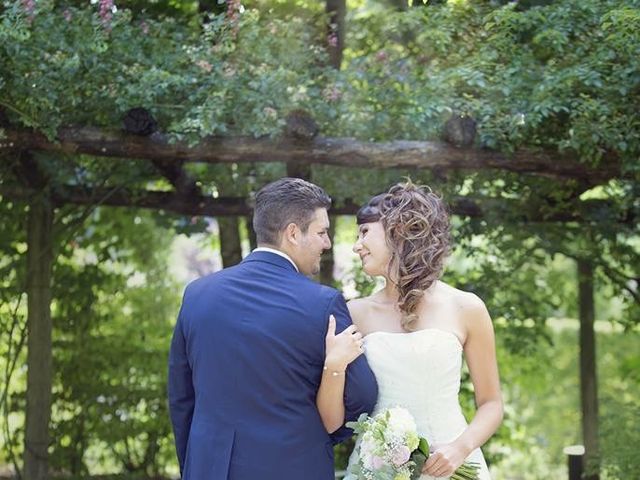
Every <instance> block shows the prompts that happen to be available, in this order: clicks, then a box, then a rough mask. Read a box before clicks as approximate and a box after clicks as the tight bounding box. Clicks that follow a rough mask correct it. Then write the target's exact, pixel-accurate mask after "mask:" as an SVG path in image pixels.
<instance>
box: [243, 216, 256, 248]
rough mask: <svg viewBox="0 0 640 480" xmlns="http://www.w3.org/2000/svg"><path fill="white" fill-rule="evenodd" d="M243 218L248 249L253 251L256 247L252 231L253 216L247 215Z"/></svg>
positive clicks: (254, 233) (254, 232) (254, 235)
mask: <svg viewBox="0 0 640 480" xmlns="http://www.w3.org/2000/svg"><path fill="white" fill-rule="evenodd" d="M244 218H245V222H246V225H247V235H248V236H249V249H250V250H253V249H255V248H257V246H258V239H257V238H256V231H255V230H254V229H253V215H247V216H245V217H244Z"/></svg>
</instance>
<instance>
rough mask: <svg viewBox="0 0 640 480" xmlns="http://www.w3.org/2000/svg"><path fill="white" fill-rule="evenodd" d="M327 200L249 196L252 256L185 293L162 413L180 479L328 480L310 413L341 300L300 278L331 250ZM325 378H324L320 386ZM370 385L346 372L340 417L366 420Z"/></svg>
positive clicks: (356, 366) (361, 373)
mask: <svg viewBox="0 0 640 480" xmlns="http://www.w3.org/2000/svg"><path fill="white" fill-rule="evenodd" d="M330 205H331V199H330V198H329V197H328V196H327V194H326V193H325V192H324V190H322V189H321V188H320V187H318V186H317V185H314V184H312V183H309V182H306V181H304V180H301V179H297V178H282V179H280V180H277V181H275V182H273V183H270V184H269V185H267V186H265V187H264V188H263V189H262V190H260V191H259V192H258V194H257V196H256V205H255V212H254V217H253V226H254V229H255V231H256V234H257V239H258V248H257V249H256V250H254V251H253V252H252V253H251V254H250V255H249V256H248V257H247V258H245V259H244V261H243V262H242V263H240V264H239V265H236V266H234V267H231V268H227V269H224V270H222V271H220V272H217V273H214V274H212V275H209V276H207V277H204V278H201V279H199V280H196V281H194V282H193V283H191V284H190V285H189V286H188V287H187V289H186V291H185V294H184V299H183V303H182V307H181V309H180V314H179V316H178V321H177V324H176V327H175V331H174V334H173V339H172V342H171V351H170V354H169V406H170V412H171V421H172V423H173V430H174V434H175V441H176V450H177V453H178V460H179V463H180V471H181V472H182V478H183V479H188V480H226V479H229V480H288V479H294V478H295V479H297V478H304V479H305V480H332V479H333V478H334V470H333V444H334V443H336V442H338V441H342V440H344V439H345V438H347V437H348V436H349V435H350V433H351V431H350V430H348V429H347V428H346V427H342V428H341V429H340V430H338V431H337V432H335V433H334V434H333V435H331V436H330V435H329V434H327V431H326V430H325V428H324V426H323V424H322V421H321V419H320V415H319V413H318V411H317V409H316V393H317V390H318V386H319V385H320V379H321V377H322V375H323V364H324V357H325V336H326V335H327V325H328V318H329V315H330V314H333V315H334V316H335V317H336V322H337V326H338V328H337V331H338V332H339V331H341V330H343V329H345V328H346V327H347V326H348V325H350V324H351V319H350V317H349V313H348V311H347V307H346V304H345V301H344V299H343V297H342V295H341V294H340V293H339V292H338V291H336V290H334V289H332V288H329V287H326V286H322V285H320V284H318V283H316V282H313V281H312V280H310V279H308V278H307V276H310V275H314V274H316V273H318V271H319V269H320V255H321V254H322V252H323V250H326V249H328V248H329V247H330V246H331V241H330V240H329V237H328V229H329V217H328V215H327V209H328V208H329V206H330ZM326 374H327V372H325V375H326ZM376 396H377V385H376V382H375V378H374V376H373V373H372V372H371V370H370V369H369V366H368V365H367V362H366V360H365V358H364V356H360V357H358V358H357V359H356V360H355V361H354V362H352V363H351V364H350V365H349V367H348V370H347V372H346V381H345V395H344V398H345V416H346V419H347V420H355V419H356V418H357V417H358V416H359V415H360V414H361V413H363V412H371V411H372V409H373V406H374V403H375V401H376Z"/></svg>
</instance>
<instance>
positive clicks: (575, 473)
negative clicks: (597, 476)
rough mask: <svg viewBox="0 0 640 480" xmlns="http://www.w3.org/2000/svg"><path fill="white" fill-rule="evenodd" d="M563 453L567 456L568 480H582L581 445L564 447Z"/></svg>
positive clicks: (582, 449) (582, 448)
mask: <svg viewBox="0 0 640 480" xmlns="http://www.w3.org/2000/svg"><path fill="white" fill-rule="evenodd" d="M563 452H564V454H565V455H567V462H568V467H569V480H582V472H583V470H584V469H583V464H582V459H583V457H584V447H583V446H582V445H571V446H569V447H566V448H565V449H564V450H563Z"/></svg>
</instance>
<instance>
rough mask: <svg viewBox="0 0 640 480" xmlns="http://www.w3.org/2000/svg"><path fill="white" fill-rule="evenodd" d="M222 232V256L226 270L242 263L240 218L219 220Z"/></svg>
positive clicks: (219, 227)
mask: <svg viewBox="0 0 640 480" xmlns="http://www.w3.org/2000/svg"><path fill="white" fill-rule="evenodd" d="M217 220H218V229H219V232H220V255H221V256H222V266H223V267H224V268H227V267H231V266H233V265H237V264H238V263H240V262H241V261H242V245H241V243H240V229H239V227H240V225H239V224H238V217H226V218H218V219H217Z"/></svg>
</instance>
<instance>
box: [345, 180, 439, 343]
mask: <svg viewBox="0 0 640 480" xmlns="http://www.w3.org/2000/svg"><path fill="white" fill-rule="evenodd" d="M377 221H380V222H381V223H382V225H383V227H384V230H385V239H386V242H387V245H388V246H389V249H390V250H391V261H390V262H389V266H388V274H389V277H390V278H391V279H393V280H394V281H395V282H396V284H397V285H396V286H397V288H398V291H399V293H400V297H399V300H398V307H399V308H400V312H401V313H402V320H401V323H402V327H403V328H404V329H405V330H408V331H411V330H412V329H413V328H412V326H413V324H414V323H415V321H416V320H417V318H418V314H417V313H416V310H417V308H418V305H419V303H420V300H421V299H422V297H423V296H424V292H425V290H427V289H428V288H429V287H430V286H431V285H433V284H434V283H435V282H436V281H437V280H438V279H439V278H440V277H441V276H442V271H443V270H444V263H445V260H446V258H447V255H448V253H449V250H450V246H451V237H450V224H449V213H448V211H447V207H446V205H445V203H444V201H443V200H442V197H440V196H438V195H436V194H435V193H434V192H433V191H432V190H431V188H429V187H427V186H421V185H415V184H414V183H412V182H411V180H407V182H404V183H398V184H396V185H394V186H393V187H391V188H390V189H389V191H388V192H386V193H382V194H379V195H376V196H375V197H373V198H371V200H369V202H368V203H367V204H366V205H364V206H363V207H362V208H361V209H360V210H359V211H358V215H357V222H358V224H362V223H370V222H377Z"/></svg>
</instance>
